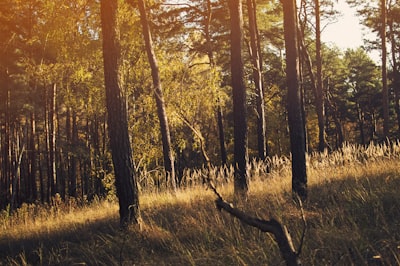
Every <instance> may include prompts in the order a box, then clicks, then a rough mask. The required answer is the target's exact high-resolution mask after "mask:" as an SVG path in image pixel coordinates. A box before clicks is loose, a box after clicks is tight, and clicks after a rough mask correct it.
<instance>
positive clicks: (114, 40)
mask: <svg viewBox="0 0 400 266" xmlns="http://www.w3.org/2000/svg"><path fill="white" fill-rule="evenodd" d="M117 10H118V0H102V1H101V8H100V13H101V26H102V33H103V61H104V80H105V87H106V103H107V111H108V129H109V137H110V145H111V153H112V159H113V165H114V173H115V184H116V188H117V196H118V200H119V215H120V225H121V227H123V228H125V227H127V226H128V225H129V224H140V219H141V217H140V208H139V190H138V185H137V180H136V177H135V174H134V169H133V159H132V150H131V144H130V141H129V135H128V119H127V111H126V105H125V101H124V96H123V95H122V90H121V88H120V84H119V71H118V70H119V58H120V50H119V49H120V47H119V41H118V37H117V22H116V16H117Z"/></svg>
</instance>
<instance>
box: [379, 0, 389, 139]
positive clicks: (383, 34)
mask: <svg viewBox="0 0 400 266" xmlns="http://www.w3.org/2000/svg"><path fill="white" fill-rule="evenodd" d="M386 17H387V16H386V0H381V19H382V21H381V27H382V29H381V40H382V43H381V44H382V107H383V137H384V138H385V139H386V138H388V137H389V93H388V85H387V63H386V62H387V51H386V20H387V18H386Z"/></svg>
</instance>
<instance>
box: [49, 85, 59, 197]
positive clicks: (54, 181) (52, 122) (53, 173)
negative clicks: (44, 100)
mask: <svg viewBox="0 0 400 266" xmlns="http://www.w3.org/2000/svg"><path fill="white" fill-rule="evenodd" d="M56 95H57V85H56V83H54V84H53V85H52V86H51V91H50V97H51V98H50V113H49V126H50V127H49V129H50V132H49V134H50V136H49V137H50V143H49V144H50V145H49V148H50V151H49V152H50V154H49V158H50V172H49V173H50V177H49V178H50V179H51V196H54V195H55V194H56V193H58V192H59V188H58V185H59V184H58V178H57V168H56Z"/></svg>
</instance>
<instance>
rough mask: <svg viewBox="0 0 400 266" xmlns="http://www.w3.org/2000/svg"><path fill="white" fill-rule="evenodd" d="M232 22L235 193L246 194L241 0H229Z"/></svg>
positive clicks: (245, 129)
mask: <svg viewBox="0 0 400 266" xmlns="http://www.w3.org/2000/svg"><path fill="white" fill-rule="evenodd" d="M228 4H229V14H230V22H231V24H230V25H231V37H230V38H231V79H232V90H233V123H234V128H233V131H234V132H233V135H234V166H235V177H234V178H235V180H234V184H235V185H234V189H235V195H237V196H242V195H243V196H245V195H246V194H247V191H248V176H247V115H246V113H247V111H246V87H245V84H244V80H243V61H242V43H243V16H242V3H241V0H232V1H228Z"/></svg>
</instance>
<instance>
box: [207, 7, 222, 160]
mask: <svg viewBox="0 0 400 266" xmlns="http://www.w3.org/2000/svg"><path fill="white" fill-rule="evenodd" d="M206 14H207V15H206V18H205V24H204V33H205V37H206V42H207V56H208V60H209V61H210V66H211V71H212V72H214V70H215V62H214V53H213V46H212V42H211V33H210V25H211V19H212V8H211V0H207V13H206ZM217 127H218V136H219V147H220V152H221V164H222V165H226V163H227V152H226V146H225V132H224V122H223V113H222V107H221V104H220V99H217Z"/></svg>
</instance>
